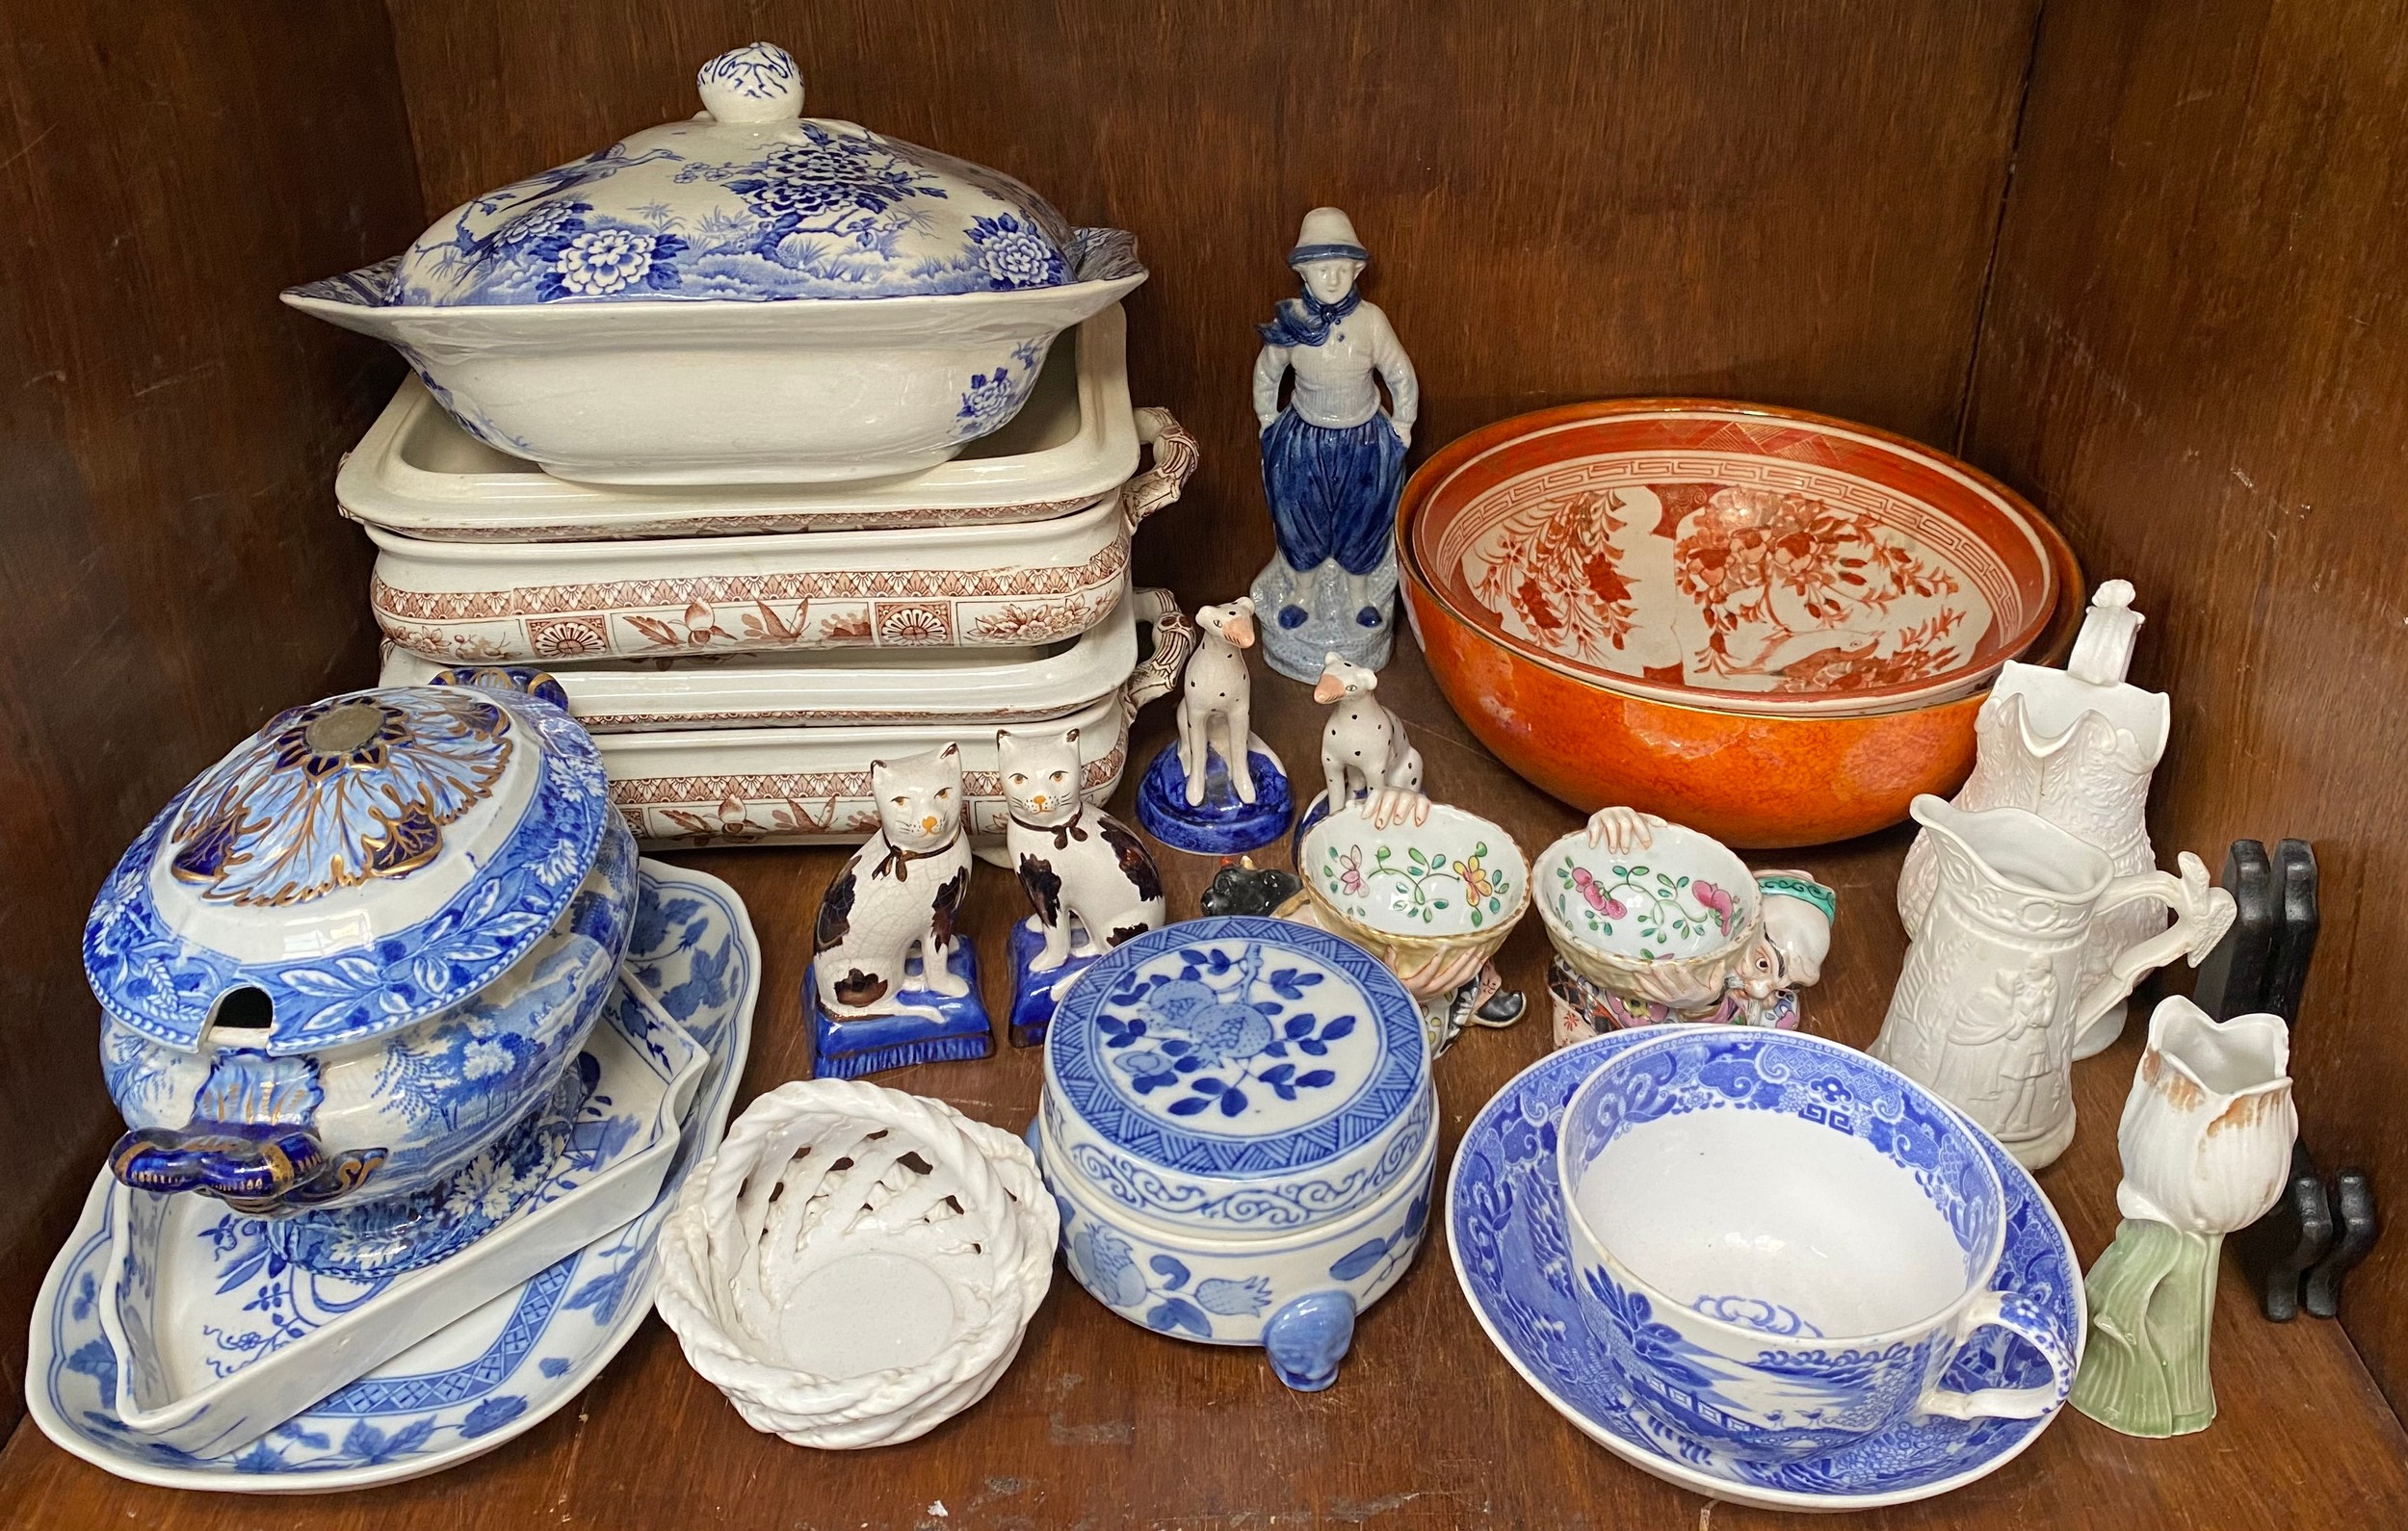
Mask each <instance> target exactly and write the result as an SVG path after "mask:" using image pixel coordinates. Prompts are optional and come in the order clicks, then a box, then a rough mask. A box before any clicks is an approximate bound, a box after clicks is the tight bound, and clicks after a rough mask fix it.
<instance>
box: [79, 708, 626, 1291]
mask: <svg viewBox="0 0 2408 1531" xmlns="http://www.w3.org/2000/svg"><path fill="white" fill-rule="evenodd" d="M636 893H637V875H636V851H635V843H634V840H633V838H632V836H630V834H629V833H628V830H627V826H626V824H625V823H624V822H623V821H622V820H621V819H620V817H619V816H618V814H617V811H616V810H615V809H614V808H613V807H612V806H611V803H610V800H609V795H608V784H607V783H606V782H605V780H604V778H603V772H602V765H601V759H600V756H599V755H598V754H597V753H596V752H595V750H594V746H593V741H592V740H590V739H589V738H588V737H587V735H586V732H585V730H584V729H583V728H581V727H579V726H578V725H577V723H576V722H575V721H574V720H572V719H571V718H570V717H569V716H568V714H567V712H566V711H565V710H564V707H563V698H562V697H561V695H560V689H559V687H558V686H557V685H556V684H554V683H553V682H552V681H551V679H550V677H548V676H543V675H541V674H539V673H537V672H475V673H473V674H472V673H470V672H452V673H449V674H447V676H446V677H445V681H444V682H443V683H440V684H437V685H434V686H428V687H400V688H381V689H375V690H365V691H353V692H348V693H345V694H343V695H340V696H333V697H328V698H327V699H325V700H323V701H319V702H313V703H310V704H309V705H307V706H304V707H297V708H293V709H290V710H289V711H287V712H285V713H283V714H279V715H278V716H276V717H275V718H274V719H272V720H270V722H269V723H268V724H267V725H266V726H265V727H264V728H262V729H261V730H260V731H259V732H258V733H257V734H255V735H253V736H252V737H251V738H250V739H249V740H245V741H244V742H243V743H242V744H240V745H237V746H236V747H235V748H234V750H232V751H231V752H230V753H228V754H227V755H226V757H225V758H224V759H223V760H222V761H220V762H219V763H218V764H217V765H216V766H213V767H211V768H210V769H209V770H208V771H206V772H204V773H202V775H201V776H200V777H199V778H198V779H197V780H196V781H195V782H194V783H193V784H192V785H191V786H190V787H188V788H186V789H185V790H184V791H182V792H181V793H179V794H177V796H176V798H175V799H174V800H173V801H172V802H170V803H169V805H168V806H167V807H166V808H165V809H164V810H162V811H161V813H160V814H159V816H158V817H156V818H154V819H153V820H152V821H151V823H150V825H149V826H148V827H147V828H146V829H144V832H143V834H142V836H141V837H140V838H139V839H137V840H136V841H135V843H134V844H133V845H132V846H131V847H130V848H129V849H128V850H127V851H126V853H125V855H124V857H123V859H122V860H120V861H119V863H118V868H117V869H116V871H115V872H113V873H112V874H111V876H110V878H109V880H108V882H107V883H106V884H104V885H103V887H102V888H101V891H100V895H99V897H98V898H97V899H96V900H95V901H94V903H93V906H92V917H91V920H90V921H89V922H88V923H87V925H86V927H85V932H84V967H85V973H86V975H87V977H88V978H89V979H90V980H91V983H92V992H93V993H94V995H96V996H97V997H98V999H100V1003H101V1007H102V1010H103V1011H104V1018H103V1022H102V1026H101V1053H102V1065H103V1068H104V1069H105V1071H106V1073H107V1076H108V1083H109V1092H110V1095H111V1097H112V1098H113V1099H114V1100H115V1101H116V1103H117V1105H118V1110H119V1111H120V1112H121V1113H122V1114H123V1115H124V1117H125V1120H126V1124H127V1126H128V1127H129V1129H131V1130H129V1131H128V1132H127V1134H126V1135H125V1137H124V1138H123V1139H122V1140H120V1142H119V1143H118V1148H117V1151H116V1152H115V1153H114V1154H113V1155H112V1165H113V1167H114V1168H115V1170H116V1171H117V1173H118V1178H119V1179H120V1180H122V1181H125V1182H126V1183H127V1184H129V1185H132V1186H134V1187H136V1188H137V1189H141V1190H148V1191H158V1192H170V1191H184V1192H197V1193H201V1194H206V1195H211V1196H216V1197H218V1198H220V1199H221V1200H223V1201H225V1202H227V1203H228V1204H230V1205H231V1206H233V1207H235V1208H236V1209H237V1210H238V1211H241V1212H244V1213H247V1214H249V1215H251V1216H259V1217H265V1218H268V1219H271V1220H272V1222H278V1221H281V1220H296V1221H298V1220H316V1221H318V1222H320V1223H322V1224H323V1223H324V1220H325V1219H326V1218H327V1217H328V1216H330V1215H332V1214H336V1213H341V1214H343V1221H342V1223H341V1225H340V1227H339V1228H337V1227H335V1226H334V1225H325V1226H324V1227H322V1228H321V1230H320V1231H321V1232H322V1233H358V1234H362V1235H366V1234H370V1233H375V1234H377V1235H379V1236H378V1237H376V1238H374V1239H370V1240H369V1241H368V1242H370V1243H374V1244H375V1245H376V1246H377V1247H379V1248H384V1247H386V1246H388V1245H392V1244H394V1243H395V1241H396V1239H397V1238H398V1239H399V1241H400V1243H401V1244H403V1245H407V1244H408V1243H409V1238H408V1237H402V1236H401V1235H403V1234H405V1233H409V1234H410V1235H411V1236H415V1231H419V1230H424V1231H426V1233H427V1236H428V1237H429V1238H433V1237H434V1236H435V1234H436V1233H446V1236H449V1231H446V1230H436V1229H435V1227H434V1225H436V1224H438V1223H444V1222H445V1221H446V1218H445V1217H444V1216H442V1215H438V1214H439V1213H440V1208H439V1207H436V1206H434V1205H433V1204H432V1203H428V1204H427V1205H425V1206H422V1205H420V1204H421V1203H425V1202H427V1199H428V1198H430V1197H433V1198H435V1199H436V1200H437V1201H440V1200H441V1198H442V1196H443V1195H444V1190H443V1187H444V1185H445V1181H446V1178H447V1177H449V1176H451V1175H452V1174H453V1173H454V1172H456V1171H459V1170H460V1169H461V1168H462V1167H463V1166H464V1165H467V1164H468V1163H469V1162H470V1161H471V1160H472V1159H473V1158H475V1157H476V1156H477V1155H479V1154H480V1152H481V1151H483V1150H484V1149H486V1148H488V1147H489V1146H491V1145H493V1144H495V1143H496V1142H497V1140H500V1139H501V1138H503V1137H504V1136H505V1134H508V1133H510V1132H511V1131H512V1130H513V1129H517V1128H520V1127H522V1126H524V1125H525V1124H527V1123H528V1122H530V1121H532V1120H533V1119H534V1115H535V1114H536V1113H537V1112H539V1110H540V1109H541V1108H542V1107H543V1106H544V1104H545V1103H546V1102H547V1101H548V1100H549V1099H550V1097H551V1095H552V1093H553V1090H554V1086H555V1085H556V1084H557V1083H559V1082H560V1081H561V1078H562V1076H563V1070H564V1068H565V1067H566V1065H567V1064H568V1063H569V1061H570V1060H571V1059H573V1058H574V1057H575V1056H576V1054H577V1051H578V1048H579V1046H580V1045H581V1044H582V1042H583V1040H584V1038H585V1035H586V1033H587V1032H588V1031H589V1030H590V1029H591V1027H592V1025H593V1023H594V1021H595V1020H596V1019H597V1018H598V1017H599V1016H600V1014H601V1012H602V1006H603V1003H604V1001H605V1000H607V999H608V998H609V996H610V994H611V991H612V985H613V981H614V978H615V973H616V971H617V966H618V961H619V956H620V954H621V953H622V952H623V951H624V950H625V948H626V946H627V942H628V936H629V929H630V925H631V922H632V920H633V916H634V912H635V903H636ZM522 1178H523V1177H522ZM534 1179H540V1177H535V1178H534ZM513 1184H515V1181H513ZM485 1201H486V1203H487V1204H488V1205H491V1204H492V1202H493V1198H491V1197H487V1198H485ZM388 1224H389V1225H391V1226H386V1225H388ZM338 1242H339V1241H338ZM361 1247H363V1248H365V1247H366V1245H365V1244H363V1245H362V1246H361ZM435 1247H436V1246H435V1245H434V1244H429V1245H428V1246H427V1248H428V1249H429V1250H430V1251H432V1249H433V1248H435ZM442 1247H449V1245H448V1244H447V1245H443V1246H442ZM385 1258H386V1257H380V1259H385ZM393 1258H395V1259H399V1260H400V1262H401V1265H402V1266H406V1264H407V1262H408V1259H409V1258H410V1257H409V1255H408V1254H407V1252H406V1250H405V1252H404V1254H403V1255H401V1256H399V1257H393ZM305 1262H306V1261H305Z"/></svg>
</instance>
